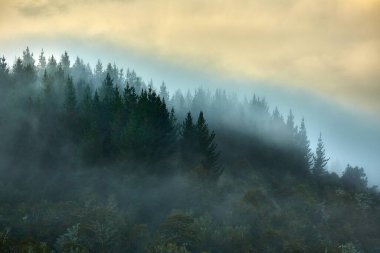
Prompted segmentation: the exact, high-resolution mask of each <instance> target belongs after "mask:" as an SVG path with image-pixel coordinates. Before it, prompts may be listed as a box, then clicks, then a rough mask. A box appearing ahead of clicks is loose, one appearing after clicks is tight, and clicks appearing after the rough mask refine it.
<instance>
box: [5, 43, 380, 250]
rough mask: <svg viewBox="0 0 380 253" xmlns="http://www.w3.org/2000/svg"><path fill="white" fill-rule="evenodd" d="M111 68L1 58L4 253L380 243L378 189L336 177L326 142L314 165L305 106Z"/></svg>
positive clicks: (358, 179)
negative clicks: (176, 86)
mask: <svg viewBox="0 0 380 253" xmlns="http://www.w3.org/2000/svg"><path fill="white" fill-rule="evenodd" d="M104 66H106V68H103V64H102V63H101V62H100V61H99V62H98V64H97V65H96V68H95V70H94V72H93V71H92V70H91V68H90V67H89V66H88V65H86V64H84V62H83V60H81V59H80V58H77V59H76V60H75V63H74V64H73V65H72V66H70V59H69V56H68V54H67V53H66V52H65V53H64V54H63V55H62V57H61V60H60V62H59V63H57V61H56V60H55V58H54V57H53V56H51V57H50V58H49V59H48V62H47V63H46V58H45V56H44V54H43V52H42V53H41V55H40V57H39V59H38V65H37V66H36V65H35V62H34V59H33V55H32V54H31V52H30V51H29V49H28V48H27V49H26V50H25V51H24V52H23V57H22V58H18V59H16V61H15V64H14V65H13V67H12V68H11V70H10V69H9V66H8V64H7V63H6V62H5V58H4V57H3V58H0V91H1V92H0V110H1V111H0V129H1V131H0V132H1V138H2V141H1V143H0V157H1V163H0V173H1V177H0V203H1V205H0V231H3V232H1V233H0V252H5V253H8V252H52V251H51V250H52V249H54V250H55V252H57V253H58V252H77V253H79V252H80V253H84V252H94V253H97V252H99V253H103V252H115V253H117V252H132V253H142V252H173V253H175V252H182V253H187V252H195V253H202V252H210V253H211V252H218V253H223V252H226V253H231V252H232V253H233V252H239V253H240V252H326V251H327V252H334V253H335V252H359V251H360V252H378V251H379V250H380V249H379V246H378V245H380V240H379V238H378V235H379V234H380V226H379V224H380V215H379V213H380V212H379V210H380V198H379V193H378V190H376V189H375V188H368V186H367V177H366V175H365V173H364V170H363V169H362V168H359V167H352V166H347V168H346V170H345V172H344V173H343V175H342V176H341V177H339V176H338V175H337V174H335V173H327V172H326V169H325V166H326V162H327V160H328V159H327V158H326V157H325V150H324V145H323V142H322V139H321V138H319V143H318V146H317V149H316V154H315V156H314V159H313V160H314V165H313V166H311V165H312V164H311V158H312V155H311V151H310V144H309V140H308V137H307V134H306V127H305V123H304V120H302V122H301V125H300V126H299V127H297V126H296V125H295V123H294V116H293V114H292V112H290V113H289V116H288V118H287V121H286V123H285V122H284V118H283V116H282V115H281V113H280V111H279V110H278V109H277V108H276V109H275V110H274V111H273V113H270V112H269V106H268V104H267V103H266V101H265V99H264V98H259V97H256V96H254V97H253V99H252V100H251V101H249V102H248V101H246V102H244V103H241V104H239V103H238V102H236V101H234V100H233V99H232V100H229V99H228V98H227V96H226V94H225V93H224V92H221V91H218V92H216V93H215V96H214V97H215V98H212V96H211V95H210V94H211V93H210V92H208V91H205V90H203V89H198V90H197V91H196V92H195V94H194V96H193V95H192V94H191V93H188V94H187V95H186V96H183V95H182V93H181V92H180V91H177V92H176V93H175V95H174V96H173V97H170V96H169V92H168V91H167V88H166V86H165V85H164V84H162V85H161V87H160V90H159V92H156V91H155V90H154V88H153V82H150V83H149V84H148V87H149V88H147V85H146V84H145V83H144V81H143V80H142V79H141V78H140V77H138V76H137V74H136V73H135V72H134V71H133V70H129V69H128V70H127V71H126V76H124V72H123V70H122V69H120V68H119V67H117V66H116V65H115V64H107V65H104ZM211 99H212V100H211ZM168 105H169V106H168ZM172 106H173V107H174V108H175V111H174V109H171V110H169V108H171V107H172ZM218 106H221V108H218ZM210 108H211V109H210ZM231 108H234V109H231ZM242 108H243V109H242ZM217 109H219V110H217ZM189 110H190V112H188V111H189ZM199 111H201V113H199ZM215 111H216V112H223V113H222V114H223V115H222V114H218V113H215ZM187 112H188V113H187ZM203 112H205V113H203ZM231 112H233V113H231ZM186 113H187V114H186ZM198 113H199V116H198V118H197V119H196V120H195V119H193V118H192V115H198ZM233 114H236V115H233ZM251 114H252V115H251ZM204 115H207V117H208V118H207V120H208V121H207V122H206V119H205V117H204ZM247 115H250V116H252V117H244V116H247ZM177 118H178V119H179V120H178V121H179V122H183V123H182V124H178V122H177ZM237 118H242V119H243V120H241V121H238V122H234V120H236V119H237ZM246 118H249V119H247V121H246V122H244V120H245V119H246ZM240 124H241V125H240ZM211 129H215V131H216V132H217V133H218V135H216V134H215V132H214V131H213V130H211ZM236 129H238V130H236ZM242 130H244V131H242ZM217 144H218V145H217ZM221 151H222V152H221ZM221 168H223V169H224V170H223V173H222V169H221ZM310 169H311V171H312V172H313V174H314V175H318V176H316V177H309V176H308V175H309V173H310ZM322 175H323V176H322ZM192 176H194V177H195V178H196V179H197V180H192V179H193V178H194V177H192ZM311 179H313V180H311ZM205 182H206V183H205ZM210 182H213V183H210ZM111 195H112V197H109V196H111ZM178 209H179V210H183V212H173V210H178ZM347 210H349V211H347ZM350 241H352V242H355V245H354V244H351V243H346V244H343V245H342V243H344V242H350Z"/></svg>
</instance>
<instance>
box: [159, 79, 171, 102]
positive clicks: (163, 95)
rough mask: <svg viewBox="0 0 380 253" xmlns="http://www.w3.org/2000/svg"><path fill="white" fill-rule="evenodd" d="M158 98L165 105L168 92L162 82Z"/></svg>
mask: <svg viewBox="0 0 380 253" xmlns="http://www.w3.org/2000/svg"><path fill="white" fill-rule="evenodd" d="M160 97H161V99H164V100H165V102H166V103H168V102H169V92H168V90H167V88H166V85H165V83H164V82H162V84H161V86H160Z"/></svg>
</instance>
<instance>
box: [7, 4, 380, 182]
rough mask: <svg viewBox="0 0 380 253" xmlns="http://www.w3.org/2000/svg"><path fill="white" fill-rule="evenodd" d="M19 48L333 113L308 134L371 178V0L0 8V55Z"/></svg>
mask: <svg viewBox="0 0 380 253" xmlns="http://www.w3.org/2000/svg"><path fill="white" fill-rule="evenodd" d="M27 45H29V46H34V48H32V49H33V50H37V51H38V50H40V49H41V48H42V47H44V49H45V50H46V51H47V52H49V49H50V50H51V51H52V50H53V53H56V54H57V53H61V52H62V51H63V50H65V49H68V50H69V53H70V50H71V51H72V52H73V51H74V53H77V54H78V55H79V56H82V57H83V55H85V56H86V55H87V56H88V57H89V58H91V55H94V54H97V55H101V56H102V57H103V56H104V57H105V58H106V59H107V56H108V57H109V58H108V59H109V61H113V60H115V61H116V60H118V58H117V57H119V58H120V57H123V56H126V57H130V58H133V59H134V60H135V64H136V65H139V64H140V66H143V65H144V66H145V67H146V66H150V67H149V68H148V69H147V68H145V70H147V72H149V71H150V72H151V75H152V76H153V75H154V74H157V76H159V78H161V79H164V80H170V78H172V81H173V82H177V83H178V82H185V80H184V79H186V78H187V79H189V78H192V79H193V82H212V80H214V82H215V79H214V78H206V76H207V73H212V75H213V76H218V77H223V78H226V79H225V80H231V79H233V80H240V82H236V83H234V82H227V81H225V82H224V84H225V86H226V87H228V85H230V86H233V85H238V84H239V87H240V88H241V87H243V86H246V88H247V87H248V88H249V86H250V85H252V83H257V82H259V83H261V84H263V85H264V86H261V87H259V88H261V89H262V92H263V93H264V95H266V93H265V91H268V89H271V92H269V93H270V94H271V97H269V98H268V100H269V101H273V103H274V104H280V105H283V106H284V107H285V108H286V110H288V108H289V107H292V108H294V107H297V108H298V110H299V112H300V113H302V114H309V115H310V114H315V115H318V114H321V112H322V111H323V112H326V111H329V108H330V107H334V106H336V105H339V106H341V107H342V108H344V109H342V111H339V113H338V111H337V110H334V111H333V112H329V113H330V116H329V118H325V119H324V121H325V126H324V125H323V124H321V123H320V121H319V118H318V117H314V118H311V117H310V118H311V119H310V120H309V122H310V123H311V125H316V124H318V122H319V123H320V124H319V126H318V127H319V128H315V129H314V130H313V129H311V132H313V131H314V135H317V134H318V133H319V131H320V130H323V131H324V133H326V135H327V137H328V138H329V139H330V140H331V141H332V142H333V138H334V136H335V141H334V143H331V144H330V147H334V148H333V149H334V151H336V152H335V153H336V154H337V156H338V157H339V154H340V153H342V154H343V152H346V151H347V152H346V156H348V157H351V158H352V157H354V155H351V153H353V154H354V153H355V152H356V151H355V150H354V149H352V150H351V151H350V150H349V149H348V146H350V145H351V146H355V145H357V144H358V143H360V145H359V146H360V148H361V149H362V154H366V155H367V157H365V156H361V158H357V159H356V160H355V159H354V160H355V162H356V161H359V162H360V161H362V165H364V166H366V165H367V167H369V170H370V171H372V172H373V173H375V171H376V170H377V168H378V167H377V168H375V167H376V166H377V164H379V163H380V159H379V158H377V156H378V155H376V153H380V143H377V142H378V141H379V142H380V130H379V126H380V124H378V123H379V122H380V0H278V1H275V0H207V1H205V0H204V1H201V0H191V1H190V0H162V1H155V0H109V1H101V0H92V1H91V0H50V1H49V0H0V46H1V48H0V54H3V53H4V54H5V55H6V56H9V57H13V58H14V57H15V56H16V55H20V53H21V51H20V48H25V47H26V46H27ZM54 48H55V49H56V50H59V51H54V50H55V49H54ZM110 48H112V50H110ZM51 51H50V52H51ZM13 58H11V59H12V60H13ZM119 62H120V61H119ZM173 66H174V67H173ZM141 69H142V70H144V68H143V67H141ZM140 73H141V71H140ZM194 73H195V74H194ZM205 73H206V74H205ZM180 75H181V76H182V78H177V79H173V76H180ZM210 75H211V74H210ZM241 80H244V81H241ZM160 81H161V80H160ZM218 81H220V82H219V83H223V81H221V80H218ZM190 83H191V82H190ZM265 84H268V86H267V87H265ZM269 84H271V86H270V87H269ZM273 85H274V86H273ZM256 88H258V87H256ZM259 88H258V89H259ZM242 89H244V87H243V88H242ZM265 89H267V90H265ZM276 90H277V93H276ZM269 93H268V94H269ZM306 94H307V95H306ZM310 94H311V95H310ZM313 95H315V97H318V99H317V100H315V101H317V102H310V101H311V100H313V99H311V97H312V96H313ZM295 101H297V103H296V102H295ZM313 101H314V100H313ZM305 108H308V109H307V110H306V109H305ZM303 109H305V110H303ZM284 110H285V109H284ZM286 110H285V112H286ZM362 115H366V117H367V118H366V120H368V121H365V120H363V119H362V118H360V117H361V116H362ZM353 120H355V121H365V123H363V124H361V125H360V126H359V125H355V124H350V122H352V121H353ZM373 121H376V122H378V123H373ZM342 122H344V124H346V125H347V124H349V125H352V126H350V127H349V126H346V128H347V129H348V130H346V133H345V134H343V136H341V141H339V138H338V137H336V136H338V135H339V134H342V133H341V132H338V131H337V130H335V132H334V131H333V130H331V129H334V128H335V129H337V125H339V123H342ZM314 123H315V124H314ZM342 124H343V123H342ZM353 125H355V126H353ZM329 134H330V136H329ZM354 134H355V136H352V135H354ZM362 134H363V136H364V135H366V136H367V137H365V138H364V137H363V138H362V137H361V138H362V139H361V140H358V137H357V135H362ZM350 135H351V136H350ZM373 135H375V137H373ZM347 138H348V139H351V142H347V143H346V142H343V141H342V140H343V139H344V140H347ZM334 145H335V146H334ZM343 146H344V147H343ZM339 152H340V153H339ZM350 152H351V153H350ZM341 157H343V155H342V156H341ZM342 160H344V159H342ZM368 161H370V162H369V163H368ZM345 162H346V161H342V163H345ZM359 165H360V164H359ZM379 174H380V173H378V174H377V175H378V181H379V182H380V175H379Z"/></svg>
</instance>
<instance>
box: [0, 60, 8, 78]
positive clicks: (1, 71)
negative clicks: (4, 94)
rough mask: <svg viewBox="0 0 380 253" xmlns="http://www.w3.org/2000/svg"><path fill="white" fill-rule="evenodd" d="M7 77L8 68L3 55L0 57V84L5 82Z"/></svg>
mask: <svg viewBox="0 0 380 253" xmlns="http://www.w3.org/2000/svg"><path fill="white" fill-rule="evenodd" d="M8 79H9V68H8V66H7V63H6V61H5V57H4V56H3V57H2V58H0V85H3V84H4V83H7V82H8Z"/></svg>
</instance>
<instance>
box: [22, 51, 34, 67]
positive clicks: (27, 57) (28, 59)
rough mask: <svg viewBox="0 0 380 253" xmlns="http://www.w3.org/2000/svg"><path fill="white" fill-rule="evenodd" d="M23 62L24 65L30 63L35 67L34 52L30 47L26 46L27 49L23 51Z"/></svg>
mask: <svg viewBox="0 0 380 253" xmlns="http://www.w3.org/2000/svg"><path fill="white" fill-rule="evenodd" d="M22 54H23V57H22V64H23V65H24V67H26V66H28V65H30V66H32V67H33V68H34V62H35V61H34V59H33V53H31V52H30V50H29V47H27V48H26V50H25V51H23V52H22Z"/></svg>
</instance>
